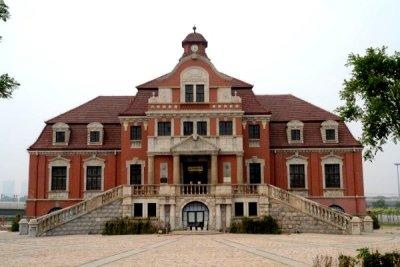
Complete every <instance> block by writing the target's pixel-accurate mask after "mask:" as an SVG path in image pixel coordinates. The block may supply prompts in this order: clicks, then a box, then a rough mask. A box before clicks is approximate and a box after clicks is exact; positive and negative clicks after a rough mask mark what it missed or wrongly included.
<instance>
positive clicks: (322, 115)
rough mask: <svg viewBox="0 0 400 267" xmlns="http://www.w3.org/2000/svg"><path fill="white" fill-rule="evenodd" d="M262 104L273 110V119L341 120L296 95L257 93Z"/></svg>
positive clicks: (284, 120) (285, 120)
mask: <svg viewBox="0 0 400 267" xmlns="http://www.w3.org/2000/svg"><path fill="white" fill-rule="evenodd" d="M257 100H258V101H259V102H260V103H261V105H262V106H264V107H266V108H268V110H269V111H271V113H272V115H271V121H282V122H288V121H291V120H299V121H303V122H305V121H325V120H334V121H339V120H340V118H339V116H337V115H335V114H333V113H331V112H329V111H326V110H324V109H322V108H320V107H317V106H315V105H313V104H311V103H310V102H307V101H305V100H303V99H300V98H298V97H296V96H294V95H291V94H287V95H257Z"/></svg>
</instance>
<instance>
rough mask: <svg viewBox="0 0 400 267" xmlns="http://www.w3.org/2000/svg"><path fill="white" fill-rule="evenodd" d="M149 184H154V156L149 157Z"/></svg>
mask: <svg viewBox="0 0 400 267" xmlns="http://www.w3.org/2000/svg"><path fill="white" fill-rule="evenodd" d="M147 163H148V165H147V166H148V167H147V183H148V184H154V155H150V156H148V157H147Z"/></svg>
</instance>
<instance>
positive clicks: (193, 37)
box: [182, 32, 207, 47]
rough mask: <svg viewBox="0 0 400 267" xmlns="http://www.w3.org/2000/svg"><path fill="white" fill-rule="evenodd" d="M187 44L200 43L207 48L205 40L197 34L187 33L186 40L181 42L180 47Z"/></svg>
mask: <svg viewBox="0 0 400 267" xmlns="http://www.w3.org/2000/svg"><path fill="white" fill-rule="evenodd" d="M187 43H200V44H204V45H205V46H206V47H207V40H206V38H204V36H203V35H201V34H200V33H198V32H192V33H189V34H188V35H187V36H186V38H185V39H184V40H183V41H182V46H184V45H185V44H187Z"/></svg>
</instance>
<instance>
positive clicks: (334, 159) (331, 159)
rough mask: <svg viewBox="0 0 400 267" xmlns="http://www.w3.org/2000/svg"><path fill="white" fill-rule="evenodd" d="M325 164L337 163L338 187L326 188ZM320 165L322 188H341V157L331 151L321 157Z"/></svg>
mask: <svg viewBox="0 0 400 267" xmlns="http://www.w3.org/2000/svg"><path fill="white" fill-rule="evenodd" d="M325 164H339V175H340V187H338V188H326V186H325ZM321 167H322V184H323V189H324V190H325V189H327V190H331V189H332V190H335V189H343V188H344V187H343V158H342V157H340V156H337V155H334V154H333V153H331V154H329V155H327V156H325V157H322V158H321Z"/></svg>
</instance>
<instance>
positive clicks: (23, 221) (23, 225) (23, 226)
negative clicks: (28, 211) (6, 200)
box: [18, 218, 29, 235]
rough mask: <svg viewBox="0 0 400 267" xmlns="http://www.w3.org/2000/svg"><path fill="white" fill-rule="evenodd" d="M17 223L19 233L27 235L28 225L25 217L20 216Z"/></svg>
mask: <svg viewBox="0 0 400 267" xmlns="http://www.w3.org/2000/svg"><path fill="white" fill-rule="evenodd" d="M18 224H19V234H20V235H27V234H28V233H29V225H28V221H27V219H25V218H22V219H21V220H20V221H19V223H18Z"/></svg>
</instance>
